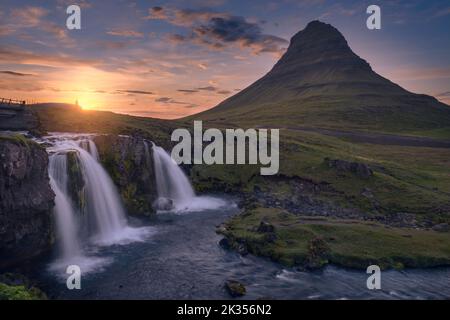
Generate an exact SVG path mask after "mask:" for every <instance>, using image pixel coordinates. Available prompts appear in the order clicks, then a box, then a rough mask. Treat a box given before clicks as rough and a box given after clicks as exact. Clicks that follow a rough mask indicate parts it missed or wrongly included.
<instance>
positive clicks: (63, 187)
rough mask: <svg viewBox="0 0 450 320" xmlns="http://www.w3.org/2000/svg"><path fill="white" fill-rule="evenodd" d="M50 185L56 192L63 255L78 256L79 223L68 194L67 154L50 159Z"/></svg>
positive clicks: (56, 212) (57, 217) (64, 257)
mask: <svg viewBox="0 0 450 320" xmlns="http://www.w3.org/2000/svg"><path fill="white" fill-rule="evenodd" d="M49 175H50V185H51V187H52V189H53V191H54V192H55V208H54V211H55V217H56V219H55V220H56V224H57V230H58V237H59V239H60V243H61V245H60V247H61V256H62V258H63V259H65V260H67V259H70V258H72V257H78V256H80V254H81V248H80V244H79V241H78V235H77V230H78V223H77V219H76V217H75V211H74V209H73V206H72V203H71V200H70V197H69V196H68V194H67V183H68V179H67V156H66V155H65V154H53V155H51V156H50V161H49Z"/></svg>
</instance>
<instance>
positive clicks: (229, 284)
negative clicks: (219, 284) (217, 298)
mask: <svg viewBox="0 0 450 320" xmlns="http://www.w3.org/2000/svg"><path fill="white" fill-rule="evenodd" d="M225 288H226V289H227V291H228V293H229V294H230V295H231V296H232V297H242V296H244V295H245V294H246V292H247V290H246V289H245V286H244V285H243V284H242V283H240V282H239V281H237V280H227V281H225Z"/></svg>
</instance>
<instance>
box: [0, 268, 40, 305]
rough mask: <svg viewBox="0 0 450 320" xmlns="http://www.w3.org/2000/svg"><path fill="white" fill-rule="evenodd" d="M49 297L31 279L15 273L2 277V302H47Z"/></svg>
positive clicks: (0, 279) (0, 297)
mask: <svg viewBox="0 0 450 320" xmlns="http://www.w3.org/2000/svg"><path fill="white" fill-rule="evenodd" d="M46 299H47V296H46V294H45V293H44V292H42V291H41V290H40V289H39V288H37V287H35V286H33V284H32V283H31V282H30V280H29V279H27V278H26V277H24V276H22V275H20V274H13V273H5V274H2V275H0V300H46Z"/></svg>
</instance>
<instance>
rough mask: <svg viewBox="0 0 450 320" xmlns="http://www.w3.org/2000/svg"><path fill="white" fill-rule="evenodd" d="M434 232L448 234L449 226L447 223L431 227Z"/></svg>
mask: <svg viewBox="0 0 450 320" xmlns="http://www.w3.org/2000/svg"><path fill="white" fill-rule="evenodd" d="M432 229H433V230H434V231H437V232H449V231H450V225H449V224H448V223H439V224H436V225H434V226H433V227H432Z"/></svg>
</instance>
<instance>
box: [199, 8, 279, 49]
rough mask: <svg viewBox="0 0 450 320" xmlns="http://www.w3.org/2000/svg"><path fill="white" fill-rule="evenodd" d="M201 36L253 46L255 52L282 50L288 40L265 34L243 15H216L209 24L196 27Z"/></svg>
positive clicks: (220, 41)
mask: <svg viewBox="0 0 450 320" xmlns="http://www.w3.org/2000/svg"><path fill="white" fill-rule="evenodd" d="M194 32H195V33H196V34H197V35H198V36H199V37H201V38H203V39H206V40H212V41H213V42H216V43H222V44H224V43H236V44H238V45H239V46H241V47H248V48H251V49H252V51H253V52H254V53H255V54H260V53H262V52H280V51H281V50H282V49H281V46H283V45H286V44H287V43H288V41H287V40H285V39H283V38H280V37H277V36H273V35H268V34H264V33H263V32H262V30H261V27H260V26H259V25H258V24H256V23H250V22H247V21H246V20H245V19H244V18H243V17H239V16H232V17H228V18H222V17H214V18H212V19H211V20H210V21H209V23H208V24H207V25H202V26H200V27H197V28H195V29H194Z"/></svg>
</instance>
